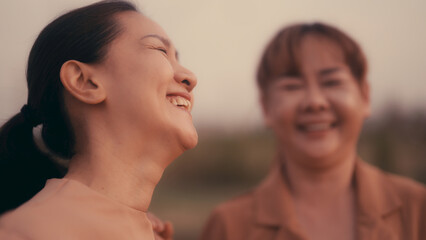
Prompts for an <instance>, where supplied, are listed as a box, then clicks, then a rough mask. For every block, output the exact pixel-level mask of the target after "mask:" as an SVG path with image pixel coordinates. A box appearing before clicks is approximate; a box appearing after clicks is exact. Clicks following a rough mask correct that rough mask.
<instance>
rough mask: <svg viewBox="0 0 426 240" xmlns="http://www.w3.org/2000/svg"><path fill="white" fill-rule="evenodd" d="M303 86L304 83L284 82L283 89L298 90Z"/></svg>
mask: <svg viewBox="0 0 426 240" xmlns="http://www.w3.org/2000/svg"><path fill="white" fill-rule="evenodd" d="M302 88H303V84H302V83H287V84H283V86H282V89H284V90H286V91H296V90H299V89H302Z"/></svg>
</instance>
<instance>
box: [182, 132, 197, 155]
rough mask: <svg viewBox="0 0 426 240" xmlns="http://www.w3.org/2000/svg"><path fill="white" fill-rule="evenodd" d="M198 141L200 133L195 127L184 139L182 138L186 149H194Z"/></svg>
mask: <svg viewBox="0 0 426 240" xmlns="http://www.w3.org/2000/svg"><path fill="white" fill-rule="evenodd" d="M197 143H198V134H197V131H196V130H195V128H194V130H193V131H191V133H188V134H186V136H185V137H184V139H182V146H183V149H184V150H185V151H186V150H189V149H193V148H194V147H195V146H197Z"/></svg>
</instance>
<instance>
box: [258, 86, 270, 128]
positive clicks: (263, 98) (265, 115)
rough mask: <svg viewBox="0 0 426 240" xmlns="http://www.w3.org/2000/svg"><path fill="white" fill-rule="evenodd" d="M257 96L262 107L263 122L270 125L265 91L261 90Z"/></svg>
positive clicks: (267, 125)
mask: <svg viewBox="0 0 426 240" xmlns="http://www.w3.org/2000/svg"><path fill="white" fill-rule="evenodd" d="M259 95H260V97H259V101H260V106H261V108H262V115H263V123H264V124H265V126H266V127H271V119H270V117H269V108H268V99H267V96H265V93H263V92H261V93H260V94H259Z"/></svg>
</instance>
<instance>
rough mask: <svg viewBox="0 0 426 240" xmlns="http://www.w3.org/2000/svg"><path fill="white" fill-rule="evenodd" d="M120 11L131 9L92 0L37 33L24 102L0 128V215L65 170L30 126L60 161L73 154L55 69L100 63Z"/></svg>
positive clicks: (119, 3)
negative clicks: (71, 63) (38, 141)
mask: <svg viewBox="0 0 426 240" xmlns="http://www.w3.org/2000/svg"><path fill="white" fill-rule="evenodd" d="M125 11H137V9H136V7H135V6H134V5H133V4H131V3H129V2H126V1H101V2H97V3H94V4H92V5H88V6H85V7H82V8H78V9H75V10H73V11H70V12H68V13H66V14H64V15H62V16H60V17H58V18H57V19H55V20H54V21H53V22H51V23H50V24H49V25H47V26H46V27H45V28H44V29H43V30H42V31H41V33H40V34H39V36H38V38H37V39H36V41H35V43H34V45H33V47H32V49H31V52H30V55H29V58H28V67H27V84H28V101H27V104H26V105H25V106H24V107H23V108H22V110H21V112H20V113H18V114H16V115H15V116H13V117H12V118H11V119H10V120H9V121H8V122H6V123H5V124H4V125H3V126H2V127H1V129H0V180H1V183H0V186H1V189H0V191H1V193H2V197H1V198H2V199H1V200H0V201H1V206H0V213H2V212H4V211H6V210H8V209H11V208H15V207H17V206H19V205H20V204H22V203H23V202H25V201H27V200H28V199H29V198H31V197H32V196H33V195H34V194H35V193H37V192H38V191H40V190H41V189H42V188H43V186H44V184H45V181H46V180H47V179H48V178H54V177H61V176H63V174H64V172H65V171H64V170H63V169H61V168H60V167H59V166H58V164H56V163H54V162H53V161H52V160H51V159H50V158H49V157H48V156H47V155H45V154H43V153H42V152H41V151H40V150H39V149H38V148H37V147H36V145H35V142H34V140H33V133H32V132H33V127H34V126H36V125H38V124H42V126H43V128H42V129H43V130H42V136H43V140H44V142H45V145H46V146H47V148H48V149H49V150H50V151H51V152H52V153H53V154H55V155H56V156H59V157H61V158H63V159H69V158H71V157H72V156H73V155H74V145H75V137H74V135H73V131H72V128H71V124H70V121H69V118H68V115H67V112H66V109H65V105H64V98H63V91H64V88H63V86H62V83H61V81H60V78H59V72H60V69H61V67H62V65H63V64H64V63H65V62H66V61H68V60H77V61H80V62H84V63H98V62H101V61H102V60H103V59H104V58H105V55H106V53H107V50H108V46H109V44H110V43H111V42H112V41H113V40H114V39H115V38H116V37H117V36H118V35H119V34H120V32H121V30H122V27H121V26H120V25H119V23H118V21H117V20H116V15H117V14H118V13H122V12H125Z"/></svg>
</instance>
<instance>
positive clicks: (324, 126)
mask: <svg viewBox="0 0 426 240" xmlns="http://www.w3.org/2000/svg"><path fill="white" fill-rule="evenodd" d="M329 127H330V124H328V123H315V124H309V125H305V129H306V131H322V130H326V129H328V128H329Z"/></svg>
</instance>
